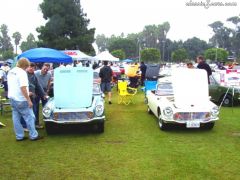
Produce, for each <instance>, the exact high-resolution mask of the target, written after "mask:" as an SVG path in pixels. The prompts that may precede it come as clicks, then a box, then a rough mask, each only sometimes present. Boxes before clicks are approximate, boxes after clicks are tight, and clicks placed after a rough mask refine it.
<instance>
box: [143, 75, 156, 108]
mask: <svg viewBox="0 0 240 180" xmlns="http://www.w3.org/2000/svg"><path fill="white" fill-rule="evenodd" d="M156 85H157V80H156V81H154V80H152V81H151V80H145V81H144V94H145V97H144V103H145V104H147V91H149V90H156Z"/></svg>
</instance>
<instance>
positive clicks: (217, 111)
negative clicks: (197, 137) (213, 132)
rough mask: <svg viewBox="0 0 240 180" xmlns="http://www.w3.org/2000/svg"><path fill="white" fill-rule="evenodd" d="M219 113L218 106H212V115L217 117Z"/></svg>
mask: <svg viewBox="0 0 240 180" xmlns="http://www.w3.org/2000/svg"><path fill="white" fill-rule="evenodd" d="M218 114H219V108H218V107H217V106H214V107H213V108H212V110H211V115H212V116H213V117H217V116H218Z"/></svg>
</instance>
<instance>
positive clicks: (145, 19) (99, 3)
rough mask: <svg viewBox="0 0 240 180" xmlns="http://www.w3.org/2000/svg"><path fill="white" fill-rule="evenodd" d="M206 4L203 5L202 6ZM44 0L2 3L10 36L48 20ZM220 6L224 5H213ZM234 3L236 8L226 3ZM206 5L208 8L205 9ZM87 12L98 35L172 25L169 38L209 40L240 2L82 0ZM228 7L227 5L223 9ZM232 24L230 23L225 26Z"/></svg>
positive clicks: (239, 9)
mask: <svg viewBox="0 0 240 180" xmlns="http://www.w3.org/2000/svg"><path fill="white" fill-rule="evenodd" d="M201 1H202V4H200V3H201ZM41 2H42V0H0V25H1V24H6V25H7V26H8V29H9V35H10V36H12V33H13V32H16V31H18V32H20V33H21V34H22V36H23V39H24V40H25V38H26V36H27V35H28V34H29V33H30V32H31V33H33V34H34V35H35V36H36V35H37V33H36V28H37V27H39V26H40V25H44V24H45V21H44V19H43V17H42V13H41V11H40V10H39V7H38V6H39V4H40V3H41ZM207 2H208V5H209V4H211V3H218V4H221V5H222V6H217V5H216V4H212V6H207ZM229 2H232V3H233V6H226V5H225V3H229ZM203 3H205V4H206V7H204V6H203ZM81 5H82V8H83V11H84V13H87V18H89V19H90V26H89V27H95V28H96V34H105V35H106V36H108V37H109V36H110V35H112V34H115V35H120V34H121V33H122V32H123V33H124V34H125V35H126V34H128V33H138V32H140V31H142V30H143V28H144V26H145V25H152V24H156V25H158V24H162V23H163V22H165V21H168V22H169V23H170V31H169V33H168V38H170V39H171V40H180V39H181V40H186V39H188V38H192V37H194V36H196V37H198V38H200V39H202V40H205V41H208V39H209V38H210V37H211V36H212V34H213V33H212V31H211V28H210V27H208V24H210V23H213V22H215V21H218V20H220V21H222V22H224V23H226V19H227V18H229V17H232V16H237V15H239V14H240V0H81ZM193 5H195V6H193ZM223 5H224V6H223ZM225 25H230V24H227V23H226V24H225Z"/></svg>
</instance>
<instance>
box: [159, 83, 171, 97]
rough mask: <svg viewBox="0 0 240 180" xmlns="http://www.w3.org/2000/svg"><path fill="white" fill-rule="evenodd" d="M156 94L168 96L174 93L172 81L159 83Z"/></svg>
mask: <svg viewBox="0 0 240 180" xmlns="http://www.w3.org/2000/svg"><path fill="white" fill-rule="evenodd" d="M156 95H159V96H167V95H173V87H172V83H160V84H158V85H157V90H156Z"/></svg>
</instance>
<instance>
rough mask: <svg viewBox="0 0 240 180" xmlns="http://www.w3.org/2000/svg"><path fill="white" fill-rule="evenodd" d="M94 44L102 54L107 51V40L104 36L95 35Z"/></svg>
mask: <svg viewBox="0 0 240 180" xmlns="http://www.w3.org/2000/svg"><path fill="white" fill-rule="evenodd" d="M96 44H97V46H98V50H99V51H100V52H103V51H105V50H107V47H108V38H107V37H106V36H105V35H104V34H100V35H97V37H96Z"/></svg>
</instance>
